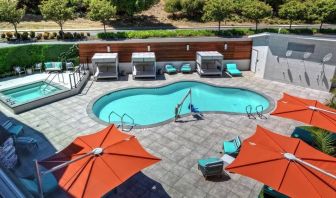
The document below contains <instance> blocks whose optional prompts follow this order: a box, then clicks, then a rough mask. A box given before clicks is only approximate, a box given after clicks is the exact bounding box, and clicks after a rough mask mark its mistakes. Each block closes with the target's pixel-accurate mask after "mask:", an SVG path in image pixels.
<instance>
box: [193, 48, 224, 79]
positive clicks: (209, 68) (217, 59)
mask: <svg viewBox="0 0 336 198" xmlns="http://www.w3.org/2000/svg"><path fill="white" fill-rule="evenodd" d="M223 58H224V56H223V55H222V54H221V53H219V52H217V51H199V52H196V65H197V67H196V69H197V72H198V74H199V75H200V76H203V75H204V76H205V75H219V76H222V75H223Z"/></svg>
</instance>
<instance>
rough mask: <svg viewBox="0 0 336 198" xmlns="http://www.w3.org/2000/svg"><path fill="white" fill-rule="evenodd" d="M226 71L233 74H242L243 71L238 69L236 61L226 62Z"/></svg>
mask: <svg viewBox="0 0 336 198" xmlns="http://www.w3.org/2000/svg"><path fill="white" fill-rule="evenodd" d="M226 71H227V72H228V73H229V74H230V75H231V76H241V75H242V73H241V71H240V70H239V69H237V64H236V63H229V64H226Z"/></svg>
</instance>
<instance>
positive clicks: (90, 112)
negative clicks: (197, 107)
mask: <svg viewBox="0 0 336 198" xmlns="http://www.w3.org/2000/svg"><path fill="white" fill-rule="evenodd" d="M179 82H197V83H203V84H207V85H210V86H213V87H218V88H234V89H243V90H247V91H251V92H254V93H257V94H259V95H261V96H263V97H264V98H266V100H267V101H268V102H269V106H268V108H267V109H265V110H264V111H263V112H262V113H263V114H267V113H270V112H271V111H272V110H273V109H274V108H275V104H276V102H275V100H274V99H273V98H272V97H270V96H268V95H266V94H264V93H262V92H259V91H256V90H254V89H251V88H245V87H240V86H238V87H237V86H221V85H217V84H214V83H210V82H204V81H201V80H177V81H173V82H169V83H163V84H161V85H157V86H127V87H123V88H118V89H114V90H111V91H109V92H106V93H103V94H99V95H98V96H96V97H94V98H93V99H91V101H90V102H89V104H88V105H87V107H86V112H87V114H88V116H89V117H90V118H91V119H92V120H94V121H96V122H97V123H99V124H102V125H105V126H108V125H112V124H115V123H108V122H105V121H102V120H100V119H99V118H98V117H97V116H96V115H95V114H94V112H93V109H92V108H93V105H94V104H95V103H96V102H97V100H99V99H100V98H101V97H103V96H105V95H108V94H112V93H114V92H118V91H123V90H127V89H158V88H163V87H166V86H169V85H172V84H175V83H179ZM201 113H202V114H227V115H246V113H233V112H224V111H204V112H201ZM190 115H192V113H187V114H184V115H182V116H181V117H180V118H183V117H187V116H190ZM173 121H175V118H170V119H168V120H165V121H163V122H159V123H155V124H149V125H135V126H132V127H130V125H124V126H126V127H128V128H131V129H146V128H153V127H157V126H162V125H165V124H168V123H171V122H173Z"/></svg>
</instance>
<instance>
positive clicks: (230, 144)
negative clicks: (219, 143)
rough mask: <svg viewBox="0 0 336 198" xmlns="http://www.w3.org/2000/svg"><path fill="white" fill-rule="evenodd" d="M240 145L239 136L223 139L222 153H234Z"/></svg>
mask: <svg viewBox="0 0 336 198" xmlns="http://www.w3.org/2000/svg"><path fill="white" fill-rule="evenodd" d="M240 146H241V140H240V138H239V137H236V138H235V139H233V140H230V141H224V143H223V150H224V153H227V154H235V153H237V152H238V151H239V149H240Z"/></svg>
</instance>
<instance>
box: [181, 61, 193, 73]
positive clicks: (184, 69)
mask: <svg viewBox="0 0 336 198" xmlns="http://www.w3.org/2000/svg"><path fill="white" fill-rule="evenodd" d="M180 71H181V72H182V73H191V71H192V69H191V66H190V64H189V63H184V64H182V65H181V68H180Z"/></svg>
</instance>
